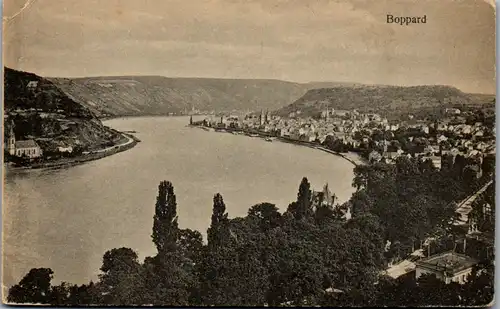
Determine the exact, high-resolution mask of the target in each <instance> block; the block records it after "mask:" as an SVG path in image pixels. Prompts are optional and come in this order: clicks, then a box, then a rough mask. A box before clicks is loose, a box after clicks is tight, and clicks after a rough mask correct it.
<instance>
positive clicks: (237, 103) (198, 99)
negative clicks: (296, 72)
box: [51, 76, 313, 116]
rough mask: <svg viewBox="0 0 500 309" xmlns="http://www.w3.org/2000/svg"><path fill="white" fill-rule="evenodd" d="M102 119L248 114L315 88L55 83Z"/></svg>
mask: <svg viewBox="0 0 500 309" xmlns="http://www.w3.org/2000/svg"><path fill="white" fill-rule="evenodd" d="M51 81H52V82H53V83H54V84H55V85H57V87H59V88H60V89H61V90H62V91H64V92H65V93H66V94H68V96H70V97H71V98H72V99H73V100H75V101H77V102H81V103H82V104H83V105H85V106H87V107H88V108H89V109H90V110H92V111H93V112H94V113H96V114H97V115H98V116H107V115H166V114H169V113H173V114H183V113H186V112H189V111H191V110H198V111H202V112H210V111H217V112H220V111H247V110H252V111H254V110H260V109H269V110H274V109H278V108H280V107H283V106H285V105H287V104H290V102H293V101H295V100H296V99H298V98H300V97H301V96H302V95H303V94H305V93H306V91H307V90H308V89H310V88H312V87H313V85H308V84H297V83H291V82H285V81H279V80H259V79H255V80H251V79H211V78H167V77H161V76H128V77H127V76H122V77H93V78H73V79H69V78H52V79H51Z"/></svg>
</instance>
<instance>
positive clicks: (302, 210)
mask: <svg viewBox="0 0 500 309" xmlns="http://www.w3.org/2000/svg"><path fill="white" fill-rule="evenodd" d="M311 194H312V193H311V184H310V183H309V181H308V180H307V178H306V177H304V178H302V181H301V183H300V186H299V193H298V194H297V202H296V203H292V204H290V205H289V206H288V210H287V211H289V212H291V213H292V214H293V216H294V218H295V219H297V220H302V219H304V218H309V217H312V215H313V209H312V201H311Z"/></svg>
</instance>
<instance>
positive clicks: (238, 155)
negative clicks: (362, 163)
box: [2, 117, 353, 287]
mask: <svg viewBox="0 0 500 309" xmlns="http://www.w3.org/2000/svg"><path fill="white" fill-rule="evenodd" d="M188 121H189V119H188V118H186V117H138V118H119V119H112V120H107V121H105V124H106V125H108V126H110V127H112V128H115V129H117V130H135V131H137V133H136V134H135V135H136V136H137V137H138V138H139V139H140V140H141V141H142V142H141V143H139V144H138V145H137V146H136V147H134V148H132V149H130V150H127V151H125V152H122V153H118V154H116V155H113V156H110V157H106V158H103V159H100V160H97V161H92V162H89V163H86V164H83V165H79V166H74V167H70V168H67V169H59V170H34V171H16V172H8V173H7V174H6V178H5V186H4V207H3V250H4V252H3V257H4V263H3V271H2V275H3V284H4V287H9V286H11V285H13V284H15V283H17V282H18V281H19V280H20V279H21V278H22V276H24V275H25V274H26V273H27V272H28V271H29V270H30V269H31V268H34V267H49V268H51V269H52V270H53V271H54V273H55V274H54V280H53V284H58V283H59V282H60V281H68V282H71V283H78V284H82V283H88V281H89V280H91V279H92V280H95V279H96V278H97V274H98V273H99V268H100V266H101V263H102V256H103V254H104V252H106V250H109V249H112V248H119V247H130V248H132V249H134V250H136V252H138V253H139V257H140V259H141V261H142V260H143V259H144V257H145V256H149V255H153V254H155V248H154V245H153V243H152V241H151V236H150V235H151V229H152V224H153V214H154V205H155V200H156V194H157V187H158V184H159V182H160V181H161V180H169V181H171V182H172V183H173V185H174V189H175V194H176V196H177V204H178V206H177V213H178V216H179V225H180V227H181V228H185V227H187V228H191V229H197V230H199V231H200V232H202V234H204V236H205V234H206V229H207V228H208V225H209V224H210V216H211V213H212V198H213V195H214V194H215V193H217V192H220V193H221V194H222V196H223V198H224V201H225V203H226V208H227V211H228V213H229V217H236V216H244V215H245V214H246V213H247V211H248V208H249V207H251V206H252V205H254V204H257V203H260V202H264V201H265V202H270V203H274V204H276V205H277V206H278V207H279V208H280V210H281V211H284V210H286V207H287V205H288V204H289V203H290V202H291V201H293V200H294V199H295V198H296V196H297V191H298V187H299V184H300V181H301V179H302V177H304V176H306V177H307V178H308V179H309V181H310V182H311V185H312V187H313V188H314V189H317V190H320V189H322V187H323V185H324V184H325V183H326V182H328V184H329V187H330V190H331V191H332V192H333V193H335V194H336V195H337V196H338V198H339V201H340V202H344V201H346V200H348V199H349V197H350V196H351V194H352V192H353V188H352V187H351V181H352V178H353V165H352V164H351V163H349V162H348V161H346V160H344V159H343V158H341V157H337V156H335V155H331V154H328V153H325V152H322V151H319V150H314V149H310V148H307V147H302V146H296V145H293V144H287V143H281V142H278V141H275V142H272V143H271V142H267V141H264V140H263V139H260V138H251V137H247V136H242V135H233V134H225V133H217V132H207V131H204V130H201V129H198V128H189V127H186V124H187V123H188Z"/></svg>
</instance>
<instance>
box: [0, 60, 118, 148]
mask: <svg viewBox="0 0 500 309" xmlns="http://www.w3.org/2000/svg"><path fill="white" fill-rule="evenodd" d="M4 86H5V88H4V89H5V90H4V91H5V92H4V113H5V116H6V117H5V118H4V124H5V130H4V138H6V137H7V134H8V133H9V132H10V128H11V127H13V130H14V134H15V137H16V139H17V140H25V139H35V140H36V141H37V143H38V144H39V145H40V146H41V147H42V149H43V150H44V152H45V153H50V152H53V151H55V149H56V148H57V147H60V146H63V147H68V146H72V147H73V148H75V149H80V150H88V149H93V148H99V147H100V146H102V145H106V144H110V143H112V142H113V141H114V140H115V139H118V138H119V137H120V136H119V134H117V133H116V132H115V131H113V130H110V129H108V128H106V127H104V126H103V125H102V123H101V122H100V120H99V119H97V118H96V116H95V115H94V114H93V113H92V112H91V111H90V110H89V109H88V108H86V107H85V106H83V105H81V104H79V103H78V102H75V101H74V100H72V99H71V98H69V97H68V96H67V95H66V94H65V93H64V92H62V91H61V90H60V89H59V88H57V87H56V86H54V84H53V83H52V82H50V81H49V80H47V79H45V78H43V77H40V76H38V75H35V74H32V73H27V72H21V71H16V70H12V69H9V68H5V69H4Z"/></svg>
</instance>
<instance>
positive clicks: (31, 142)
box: [16, 139, 38, 149]
mask: <svg viewBox="0 0 500 309" xmlns="http://www.w3.org/2000/svg"><path fill="white" fill-rule="evenodd" d="M34 147H38V145H37V143H36V142H35V141H34V140H32V139H29V140H25V141H16V149H21V148H34Z"/></svg>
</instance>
